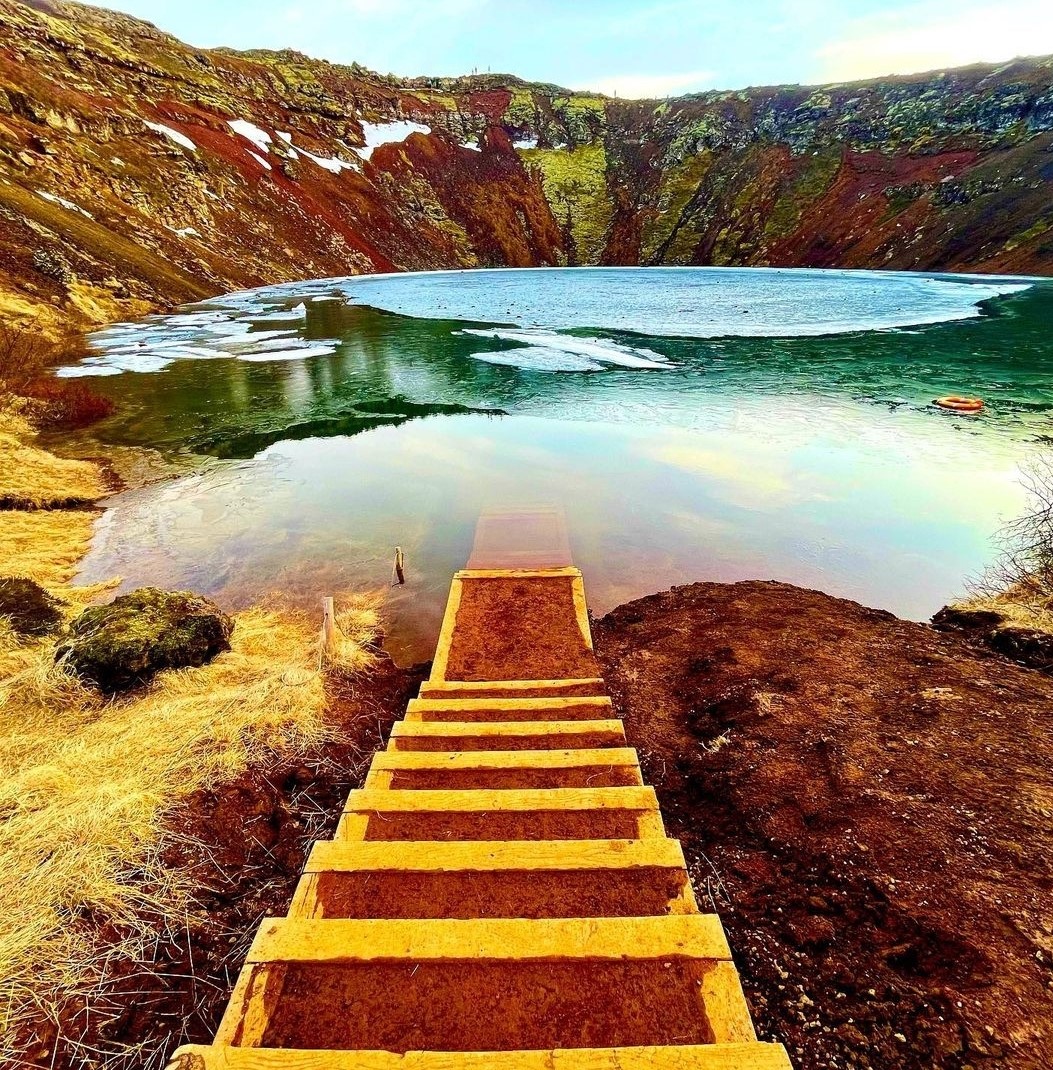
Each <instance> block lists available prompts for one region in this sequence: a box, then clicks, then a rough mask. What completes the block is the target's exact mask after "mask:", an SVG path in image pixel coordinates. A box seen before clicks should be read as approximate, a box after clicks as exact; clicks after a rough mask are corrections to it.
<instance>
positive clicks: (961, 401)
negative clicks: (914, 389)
mask: <svg viewBox="0 0 1053 1070" xmlns="http://www.w3.org/2000/svg"><path fill="white" fill-rule="evenodd" d="M933 405H939V407H940V408H941V409H950V410H951V412H979V411H980V410H981V409H982V408H983V407H984V403H983V402H982V401H981V400H980V399H979V398H960V397H958V395H957V394H948V395H947V397H945V398H936V400H935V401H933Z"/></svg>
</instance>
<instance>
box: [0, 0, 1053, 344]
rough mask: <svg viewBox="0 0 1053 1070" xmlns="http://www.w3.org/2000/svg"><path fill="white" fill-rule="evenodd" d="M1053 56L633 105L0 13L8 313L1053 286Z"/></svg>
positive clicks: (44, 2)
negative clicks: (253, 303)
mask: <svg viewBox="0 0 1053 1070" xmlns="http://www.w3.org/2000/svg"><path fill="white" fill-rule="evenodd" d="M1051 148H1053V58H1047V59H1038V60H1024V61H1019V62H1014V63H1009V64H1006V65H1004V66H1001V67H998V68H993V67H971V68H968V69H964V70H958V71H950V72H942V73H937V74H927V75H918V76H911V77H901V78H888V79H884V80H881V81H874V82H866V83H854V84H846V85H832V86H823V87H818V88H816V87H799V86H792V87H782V88H765V89H751V90H745V91H742V92H711V93H703V94H696V95H693V96H689V97H681V98H677V99H671V100H667V101H662V102H657V101H621V100H613V99H610V98H606V97H602V96H597V95H590V94H583V93H572V92H570V91H568V90H564V89H560V88H559V87H556V86H549V85H537V84H529V83H526V82H522V81H520V80H518V79H516V78H512V77H510V76H505V75H486V76H475V77H470V78H459V79H413V80H396V79H390V78H385V77H382V76H380V75H377V74H374V73H372V72H370V71H367V70H365V69H363V68H360V67H358V66H355V65H352V66H350V67H344V66H337V65H334V64H330V63H327V62H324V61H321V60H312V59H309V58H307V57H305V56H303V55H300V54H298V53H295V52H289V51H283V52H243V53H237V52H233V51H230V50H227V49H217V50H212V51H205V50H199V49H194V48H191V47H189V46H187V45H184V44H182V43H180V42H179V41H177V40H176V39H175V38H173V37H170V36H168V35H166V34H164V33H161V32H160V31H158V30H157V29H155V28H154V27H153V26H151V25H149V24H148V23H144V22H140V21H138V20H136V19H132V18H130V17H127V16H124V15H118V14H114V13H112V12H108V11H104V10H100V9H97V8H91V7H82V6H80V5H77V4H72V3H65V2H60V0H36V2H34V3H31V4H21V3H15V2H13V0H0V314H3V315H5V316H8V317H14V318H25V319H32V320H35V321H36V322H38V323H39V324H41V325H42V326H43V327H44V328H45V329H47V330H54V331H56V332H57V331H58V330H59V329H60V327H61V326H63V325H65V324H68V322H69V321H70V320H71V319H72V320H73V321H74V322H76V323H81V324H88V323H98V322H102V321H105V320H107V319H111V318H114V317H115V316H126V315H130V314H135V313H137V312H142V311H145V310H146V309H148V308H151V307H157V306H158V305H163V304H167V303H172V302H178V301H183V300H188V299H193V298H197V297H203V296H206V295H208V294H212V293H216V292H220V291H224V290H229V289H232V288H237V287H246V286H253V285H257V284H262V283H266V282H275V281H280V280H284V279H295V278H306V277H312V276H325V275H344V274H353V273H357V272H367V271H388V270H398V269H421V268H440V267H475V266H488V265H489V266H501V265H512V266H533V265H556V264H595V263H604V264H636V263H641V264H756V265H764V264H770V265H813V266H835V265H837V266H849V267H881V268H894V269H908V268H913V269H948V270H956V269H970V270H982V271H1019V272H1043V271H1049V270H1050V268H1051V267H1053V211H1051V209H1050V204H1051V198H1050V193H1051V191H1053V151H1051Z"/></svg>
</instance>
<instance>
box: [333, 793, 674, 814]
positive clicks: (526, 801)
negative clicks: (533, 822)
mask: <svg viewBox="0 0 1053 1070" xmlns="http://www.w3.org/2000/svg"><path fill="white" fill-rule="evenodd" d="M657 809H658V798H657V796H656V795H655V793H654V788H649V787H628V788H545V789H540V790H536V791H530V790H527V791H476V790H469V791H393V790H391V789H379V790H374V789H371V788H358V789H356V790H354V791H352V792H350V793H349V794H348V796H347V802H346V803H345V805H344V813H345V814H350V813H357V814H362V813H366V814H369V813H421V812H426V813H437V812H439V811H443V812H446V813H496V812H499V811H503V810H517V811H525V812H536V811H538V810H657Z"/></svg>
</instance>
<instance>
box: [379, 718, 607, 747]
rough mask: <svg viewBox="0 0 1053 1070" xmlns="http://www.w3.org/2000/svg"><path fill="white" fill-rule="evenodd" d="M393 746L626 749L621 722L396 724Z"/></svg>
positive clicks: (445, 722)
mask: <svg viewBox="0 0 1053 1070" xmlns="http://www.w3.org/2000/svg"><path fill="white" fill-rule="evenodd" d="M388 745H389V747H390V748H391V749H393V750H397V751H406V750H416V751H421V750H431V751H456V750H461V751H465V750H567V749H575V748H580V749H585V750H588V749H592V748H595V747H624V746H625V728H624V727H623V725H622V722H621V721H619V720H614V719H608V720H602V721H486V722H471V721H442V722H436V721H413V722H408V721H396V722H395V724H394V725H393V726H392V729H391V737H390V740H389V744H388Z"/></svg>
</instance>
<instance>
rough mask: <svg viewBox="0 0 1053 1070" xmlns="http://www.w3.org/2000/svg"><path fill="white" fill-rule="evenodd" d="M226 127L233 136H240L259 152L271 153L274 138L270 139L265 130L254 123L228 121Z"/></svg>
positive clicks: (244, 120)
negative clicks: (231, 131)
mask: <svg viewBox="0 0 1053 1070" xmlns="http://www.w3.org/2000/svg"><path fill="white" fill-rule="evenodd" d="M227 126H229V127H230V128H231V130H233V131H234V133H235V134H240V135H241V136H242V137H243V138H245V140H246V141H251V142H252V144H253V145H255V146H256V148H258V149H259V150H260V152H270V151H271V148H270V147H271V142H272V141H273V140H274V138H272V137H271V135H270V134H268V133H267V131H266V130H262V129H261V128H260V127H258V126H257V125H256V124H255V123H250V122H249V121H248V119H228V120H227Z"/></svg>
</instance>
